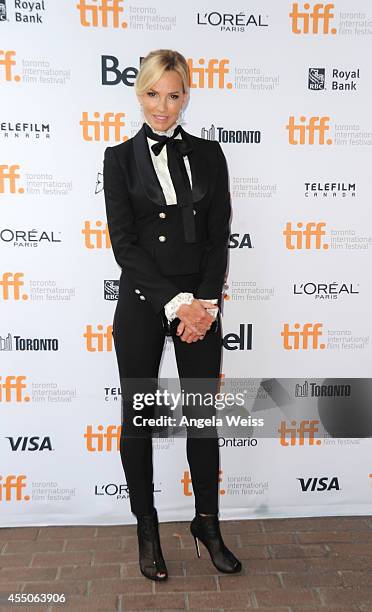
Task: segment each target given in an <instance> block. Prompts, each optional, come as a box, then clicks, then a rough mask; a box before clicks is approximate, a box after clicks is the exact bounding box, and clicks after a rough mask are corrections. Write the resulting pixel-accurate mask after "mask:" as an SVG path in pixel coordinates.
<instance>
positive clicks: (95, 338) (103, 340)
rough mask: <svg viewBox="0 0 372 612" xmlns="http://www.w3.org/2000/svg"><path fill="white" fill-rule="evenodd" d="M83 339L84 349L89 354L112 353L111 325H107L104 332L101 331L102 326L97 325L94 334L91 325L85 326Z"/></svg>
mask: <svg viewBox="0 0 372 612" xmlns="http://www.w3.org/2000/svg"><path fill="white" fill-rule="evenodd" d="M83 338H85V339H86V349H87V351H88V352H89V353H103V351H107V352H108V353H109V352H111V351H112V325H108V326H107V327H106V330H105V331H103V325H97V331H96V332H94V331H93V326H92V325H87V326H86V332H85V334H83Z"/></svg>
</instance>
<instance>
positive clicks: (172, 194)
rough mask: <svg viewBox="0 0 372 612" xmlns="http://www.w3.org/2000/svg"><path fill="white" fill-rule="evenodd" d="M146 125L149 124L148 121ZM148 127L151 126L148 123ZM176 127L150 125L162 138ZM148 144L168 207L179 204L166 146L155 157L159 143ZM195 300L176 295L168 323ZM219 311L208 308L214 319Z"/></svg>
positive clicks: (170, 304)
mask: <svg viewBox="0 0 372 612" xmlns="http://www.w3.org/2000/svg"><path fill="white" fill-rule="evenodd" d="M146 123H148V122H147V121H146ZM148 125H150V124H149V123H148ZM176 126H177V123H175V124H174V125H173V126H172V127H170V128H169V129H168V130H166V131H165V132H159V131H157V130H154V128H153V127H152V126H151V125H150V127H151V129H152V131H153V132H155V134H159V135H160V136H168V137H170V136H173V132H174V130H175V129H176ZM175 138H182V136H181V134H177V136H175ZM147 142H148V145H149V149H150V154H151V159H152V163H153V165H154V169H155V172H156V174H157V177H158V179H159V183H160V185H161V188H162V190H163V193H164V197H165V201H166V204H167V206H172V205H174V204H177V195H176V191H175V189H174V186H173V181H172V178H171V175H170V172H169V168H168V155H167V148H166V147H165V146H164V147H163V148H162V150H161V152H160V153H159V155H155V153H154V152H153V150H152V149H151V145H153V144H154V143H156V142H157V141H156V140H153V139H152V138H149V137H147ZM183 159H184V162H185V167H186V171H187V174H188V177H189V180H190V185H191V186H192V177H191V169H190V163H189V159H188V157H187V155H185V156H184V158H183ZM193 299H194V294H193V293H189V292H180V293H178V294H177V295H175V296H174V298H172V299H171V300H170V301H169V302H168V303H167V304H165V306H164V310H165V314H166V317H167V319H168V321H169V322H170V321H173V319H175V318H176V317H177V314H176V311H177V309H178V308H179V307H180V306H181V305H182V304H191V302H192V301H193ZM200 299H202V298H200ZM203 299H206V300H207V298H203ZM207 301H208V302H211V303H212V304H217V302H218V300H217V298H213V299H208V300H207ZM217 311H218V308H208V312H209V313H210V314H211V315H212V316H213V317H216V315H217Z"/></svg>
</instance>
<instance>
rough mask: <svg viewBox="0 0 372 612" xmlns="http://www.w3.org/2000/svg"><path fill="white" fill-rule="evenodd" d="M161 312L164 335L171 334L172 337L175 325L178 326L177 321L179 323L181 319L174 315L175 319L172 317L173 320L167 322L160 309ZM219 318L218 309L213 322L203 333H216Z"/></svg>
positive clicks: (175, 334) (175, 333)
mask: <svg viewBox="0 0 372 612" xmlns="http://www.w3.org/2000/svg"><path fill="white" fill-rule="evenodd" d="M161 314H162V321H163V327H164V330H165V335H166V336H172V337H175V336H177V327H178V325H179V323H181V319H179V318H178V317H176V318H175V319H173V321H171V322H169V321H168V319H167V317H166V315H165V312H164V310H163V311H162V313H161ZM219 319H220V313H219V311H218V312H217V316H216V318H215V320H214V321H213V323H212V325H211V326H210V328H209V329H208V330H207V331H206V333H205V335H207V334H213V333H216V331H217V330H218V327H219ZM177 337H178V336H177Z"/></svg>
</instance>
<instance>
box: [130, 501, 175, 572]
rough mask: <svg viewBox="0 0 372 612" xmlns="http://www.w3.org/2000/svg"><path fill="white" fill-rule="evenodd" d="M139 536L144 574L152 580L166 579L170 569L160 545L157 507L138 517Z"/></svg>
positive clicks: (140, 562) (140, 558) (141, 568)
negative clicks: (149, 512)
mask: <svg viewBox="0 0 372 612" xmlns="http://www.w3.org/2000/svg"><path fill="white" fill-rule="evenodd" d="M137 536H138V551H139V566H140V570H141V572H142V574H143V575H144V576H145V577H146V578H150V580H166V579H167V578H168V571H167V566H166V565H165V561H164V558H163V553H162V550H161V546H160V539H159V524H158V515H157V512H156V510H155V509H154V511H153V513H152V514H148V515H142V516H138V517H137ZM159 574H160V576H159Z"/></svg>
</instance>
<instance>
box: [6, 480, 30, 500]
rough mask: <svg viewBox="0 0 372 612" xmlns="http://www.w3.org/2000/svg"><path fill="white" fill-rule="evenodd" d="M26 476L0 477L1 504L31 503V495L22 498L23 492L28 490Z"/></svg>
mask: <svg viewBox="0 0 372 612" xmlns="http://www.w3.org/2000/svg"><path fill="white" fill-rule="evenodd" d="M25 480H26V476H25V475H24V474H21V475H20V476H16V475H15V474H9V476H0V502H3V501H6V502H8V501H29V499H30V496H29V495H23V496H22V490H23V489H25V488H26V483H25V482H24V481H25Z"/></svg>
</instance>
